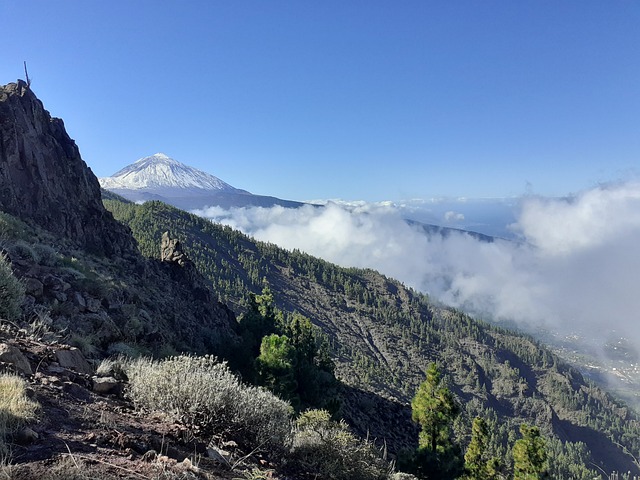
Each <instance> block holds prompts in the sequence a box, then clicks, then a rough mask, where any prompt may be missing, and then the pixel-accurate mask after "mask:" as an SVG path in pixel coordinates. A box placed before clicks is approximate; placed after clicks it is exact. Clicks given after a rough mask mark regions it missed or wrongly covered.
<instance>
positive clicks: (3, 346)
mask: <svg viewBox="0 0 640 480" xmlns="http://www.w3.org/2000/svg"><path fill="white" fill-rule="evenodd" d="M0 362H5V363H10V364H11V365H13V366H14V367H15V368H16V370H18V371H19V372H21V373H24V374H25V375H33V370H31V365H30V364H29V361H28V360H27V357H25V356H24V354H23V353H22V352H21V351H20V349H19V348H18V347H16V346H15V345H10V344H8V343H0Z"/></svg>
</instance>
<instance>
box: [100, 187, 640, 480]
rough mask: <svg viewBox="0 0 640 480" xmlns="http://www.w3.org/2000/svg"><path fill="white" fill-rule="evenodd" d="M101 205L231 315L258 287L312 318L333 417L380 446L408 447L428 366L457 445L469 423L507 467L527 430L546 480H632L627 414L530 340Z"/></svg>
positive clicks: (284, 254)
mask: <svg viewBox="0 0 640 480" xmlns="http://www.w3.org/2000/svg"><path fill="white" fill-rule="evenodd" d="M105 205H106V207H107V208H108V209H109V210H110V211H111V212H112V213H113V215H114V217H116V218H117V219H118V220H120V221H122V222H124V223H125V224H127V225H128V226H129V227H130V228H131V229H132V231H133V234H134V236H135V237H136V239H137V241H138V244H139V247H140V250H141V252H142V253H143V254H144V255H146V256H149V257H158V256H159V254H160V251H159V244H160V238H161V235H162V233H163V232H165V231H169V232H170V233H171V235H172V236H173V237H176V238H177V239H179V240H180V242H181V243H182V245H183V247H184V250H185V251H186V252H187V254H188V256H189V257H190V258H191V259H192V260H193V262H194V263H195V265H196V266H197V267H198V269H199V270H200V271H201V272H202V273H204V274H205V276H206V277H207V278H208V279H209V280H210V281H211V283H212V285H213V287H214V290H215V292H216V293H217V295H218V297H219V299H220V300H221V301H222V302H224V303H226V304H228V305H230V306H231V307H232V308H233V309H234V310H235V311H236V313H237V314H242V313H244V312H245V311H247V308H248V306H249V299H250V298H251V297H250V295H249V294H250V293H253V294H259V293H260V292H261V291H262V289H263V288H264V287H265V285H266V286H268V287H269V289H270V291H271V292H272V294H273V297H274V301H275V304H276V306H277V307H278V309H280V310H281V311H283V312H288V313H291V312H298V313H299V314H302V315H304V316H305V317H308V318H309V319H311V321H312V322H313V323H314V324H315V325H316V326H318V327H319V328H320V329H321V330H322V332H324V334H325V335H326V337H327V338H328V341H329V345H330V349H331V353H332V356H333V358H334V361H335V364H336V375H337V376H338V377H339V378H340V379H341V380H342V382H343V383H344V387H343V388H342V409H341V413H342V415H343V416H344V418H345V419H346V420H347V421H348V422H349V423H350V424H351V425H352V426H353V427H354V428H355V429H356V430H357V431H359V432H360V433H361V434H363V435H364V434H366V433H367V432H369V433H370V435H371V436H373V437H375V438H377V439H379V440H380V441H382V440H383V439H384V441H385V442H386V444H387V445H388V447H389V449H390V450H392V451H395V452H401V451H402V450H403V449H406V448H409V449H413V448H415V446H416V443H417V430H416V427H415V425H414V424H413V423H412V422H411V410H410V406H409V401H410V399H411V397H412V396H413V394H414V393H415V391H416V389H417V387H418V385H419V384H420V382H421V381H422V380H423V379H424V372H425V370H426V369H427V367H428V366H429V364H430V363H432V362H436V363H437V364H438V365H439V367H440V369H441V370H442V372H443V379H444V381H445V382H446V384H447V385H449V387H450V388H451V391H452V392H453V394H454V396H455V398H456V399H457V401H458V402H459V404H460V405H462V412H461V415H459V416H458V417H457V418H456V420H455V422H454V424H453V435H454V437H455V440H456V441H457V442H458V443H459V444H460V445H462V446H466V445H467V444H468V443H469V441H470V432H471V431H472V429H471V424H472V421H473V419H474V418H475V417H476V416H479V417H481V418H483V419H485V420H486V422H487V425H488V431H489V442H488V444H489V447H488V448H489V450H490V451H491V452H492V453H493V454H494V455H495V456H497V457H499V458H501V459H503V461H504V462H505V468H507V469H508V468H510V467H509V466H510V465H511V464H512V461H513V460H512V457H511V449H510V445H512V444H513V441H514V439H515V438H517V437H518V432H519V431H520V426H521V425H522V424H523V423H527V424H531V425H537V426H538V427H540V429H541V431H542V433H543V434H544V435H545V437H546V438H547V439H548V443H549V454H550V473H551V474H552V477H553V478H558V479H561V478H567V479H568V478H579V479H582V478H584V479H587V478H594V475H596V476H597V475H598V474H599V472H601V471H605V472H612V471H613V470H622V471H631V472H638V469H637V466H636V465H635V463H634V457H637V456H638V452H640V427H639V425H638V421H637V417H636V414H635V413H634V412H633V411H631V410H630V409H629V408H627V407H626V406H625V405H624V404H622V403H621V402H618V401H616V400H615V399H614V398H612V397H611V396H610V395H608V394H607V393H606V392H605V391H603V390H602V389H600V388H599V387H598V386H597V385H594V384H593V383H590V382H589V381H587V380H585V379H584V378H583V377H582V375H581V374H580V373H579V372H578V371H577V370H575V369H573V368H571V367H569V366H568V365H566V364H565V363H563V362H562V361H561V360H560V359H559V358H557V357H556V356H555V355H553V354H552V353H551V352H550V351H549V350H548V349H546V348H544V347H543V346H541V345H539V344H538V343H537V342H535V341H534V340H532V339H531V338H529V337H527V336H523V335H520V334H517V333H514V332H510V331H507V330H504V329H500V328H496V327H494V326H491V325H488V324H486V323H482V322H478V321H476V320H474V319H472V318H470V317H469V316H467V315H465V314H463V313H462V312H460V311H457V310H455V309H451V308H448V307H446V306H443V305H438V304H437V303H435V302H433V301H431V300H430V299H429V298H428V297H427V296H425V295H423V294H420V293H418V292H416V291H414V290H412V289H410V288H407V287H405V286H404V285H403V284H401V283H400V282H397V281H395V280H392V279H389V278H386V277H384V276H383V275H380V274H379V273H377V272H374V271H371V270H362V269H352V268H340V267H337V266H335V265H332V264H330V263H328V262H325V261H322V260H320V259H317V258H314V257H311V256H309V255H306V254H304V253H301V252H299V251H286V250H283V249H281V248H279V247H277V246H275V245H272V244H266V243H262V242H257V241H255V240H253V239H251V238H249V237H247V236H245V235H243V234H242V233H241V232H238V231H235V230H233V229H231V228H229V227H225V226H221V225H216V224H213V223H211V222H209V221H207V220H204V219H202V218H199V217H197V216H194V215H191V214H188V213H185V212H183V211H180V210H177V209H175V208H172V207H169V206H167V205H165V204H162V203H160V202H147V203H145V204H143V205H134V204H131V203H126V202H121V201H118V200H115V199H111V200H106V201H105ZM600 469H602V470H600ZM596 470H597V472H596Z"/></svg>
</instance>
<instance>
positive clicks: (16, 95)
mask: <svg viewBox="0 0 640 480" xmlns="http://www.w3.org/2000/svg"><path fill="white" fill-rule="evenodd" d="M0 209H1V210H3V211H6V212H8V213H10V214H13V215H16V216H19V217H20V218H21V219H23V220H26V221H31V222H33V223H35V224H36V225H38V226H40V227H42V228H45V229H47V230H49V231H51V232H53V233H56V234H59V235H62V236H64V237H66V238H68V239H70V240H72V241H74V242H75V243H77V244H78V246H79V247H82V248H85V249H87V250H89V251H91V252H93V253H97V254H103V255H108V256H112V255H122V254H124V253H126V252H132V251H134V249H135V241H134V240H133V237H132V236H131V233H130V231H129V229H128V228H126V227H124V226H123V225H122V224H120V223H118V222H116V221H115V220H114V219H113V217H112V215H111V213H110V212H108V211H107V210H105V208H104V206H103V205H102V201H101V196H100V185H99V183H98V179H97V178H96V177H95V175H94V174H93V172H92V171H91V170H90V169H89V167H87V165H86V164H85V162H84V161H83V160H82V158H81V157H80V152H79V150H78V147H77V146H76V143H75V142H74V141H73V140H72V139H71V138H70V137H69V135H67V132H66V130H65V128H64V123H63V122H62V120H61V119H59V118H52V117H51V116H50V115H49V112H47V111H46V110H45V109H44V107H43V105H42V102H41V101H40V100H38V99H37V98H36V96H35V94H34V93H33V92H32V91H31V89H30V88H29V87H28V86H27V84H26V83H25V82H23V81H21V80H18V82H17V83H9V84H8V85H5V86H2V87H0Z"/></svg>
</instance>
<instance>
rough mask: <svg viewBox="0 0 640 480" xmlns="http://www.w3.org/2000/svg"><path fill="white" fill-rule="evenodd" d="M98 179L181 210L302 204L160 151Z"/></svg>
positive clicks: (131, 197) (106, 186)
mask: <svg viewBox="0 0 640 480" xmlns="http://www.w3.org/2000/svg"><path fill="white" fill-rule="evenodd" d="M98 180H99V181H100V186H101V187H102V188H104V189H105V190H109V191H111V192H114V193H117V194H118V195H121V196H123V197H124V198H126V199H128V200H131V201H133V202H145V201H148V200H160V201H162V202H165V203H168V204H170V205H174V206H176V207H178V208H183V209H185V210H192V209H197V208H204V207H206V206H209V207H211V206H216V205H217V206H221V207H223V208H231V207H247V206H259V207H271V206H273V205H281V206H283V207H287V208H297V207H299V206H301V205H303V204H302V203H300V202H293V201H290V200H281V199H279V198H275V197H268V196H263V195H253V194H251V193H249V192H247V191H246V190H241V189H239V188H235V187H232V186H231V185H229V184H228V183H226V182H223V181H222V180H220V179H219V178H218V177H214V176H213V175H211V174H209V173H206V172H203V171H202V170H198V169H197V168H193V167H190V166H188V165H185V164H184V163H180V162H178V161H177V160H174V159H173V158H170V157H168V156H167V155H165V154H164V153H156V154H155V155H151V156H150V157H144V158H141V159H140V160H137V161H136V162H134V163H132V164H131V165H128V166H126V167H124V168H123V169H122V170H120V171H119V172H116V173H114V174H113V175H112V176H111V177H104V178H99V179H98Z"/></svg>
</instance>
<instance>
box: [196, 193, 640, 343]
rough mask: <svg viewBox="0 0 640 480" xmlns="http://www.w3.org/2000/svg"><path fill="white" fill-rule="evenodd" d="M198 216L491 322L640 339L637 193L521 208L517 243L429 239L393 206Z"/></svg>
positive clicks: (527, 202)
mask: <svg viewBox="0 0 640 480" xmlns="http://www.w3.org/2000/svg"><path fill="white" fill-rule="evenodd" d="M194 213H196V214H198V215H201V216H204V217H207V218H210V219H212V220H214V221H216V222H220V223H224V224H227V225H230V226H232V227H234V228H237V229H239V230H241V231H243V232H245V233H247V234H249V235H251V236H253V237H255V238H257V239H259V240H262V241H267V242H272V243H275V244H277V245H280V246H282V247H284V248H287V249H294V248H297V249H300V250H302V251H305V252H307V253H309V254H311V255H314V256H318V257H321V258H323V259H325V260H328V261H330V262H333V263H336V264H338V265H342V266H348V267H368V268H373V269H376V270H378V271H380V272H382V273H384V274H385V275H387V276H390V277H394V278H397V279H398V280H401V281H402V282H404V283H405V284H407V285H410V286H412V287H414V288H416V289H417V290H420V291H422V292H425V293H427V294H429V295H430V296H432V297H434V298H437V299H439V300H441V301H442V302H444V303H446V304H449V305H452V306H455V307H459V308H462V309H465V310H467V311H470V312H472V313H475V314H478V315H481V316H484V317H486V318H493V319H496V320H513V321H517V322H526V323H527V324H529V325H531V324H535V325H538V324H540V325H546V326H549V327H552V328H555V329H558V330H561V331H572V330H574V329H575V330H582V331H586V330H590V331H603V330H602V329H606V331H610V330H612V329H618V330H619V331H620V333H621V334H623V335H625V336H628V337H632V338H635V339H636V340H640V326H639V325H638V320H639V319H638V315H640V313H639V312H640V294H638V292H637V286H638V283H639V282H638V280H639V278H640V184H639V183H624V184H616V185H606V186H600V187H597V188H594V189H591V190H588V191H584V192H582V193H580V194H578V195H576V196H573V197H571V198H566V199H549V198H540V197H528V198H524V199H522V202H521V209H520V211H519V214H518V216H517V220H516V222H515V223H514V224H512V225H511V226H510V228H511V229H512V231H513V232H514V233H515V234H516V235H517V236H518V238H519V241H517V242H516V241H507V240H496V241H494V242H492V243H488V242H482V241H480V240H478V239H476V238H474V237H473V236H470V235H467V234H459V235H456V234H452V235H448V236H445V237H443V236H441V235H433V234H432V235H427V234H425V232H424V230H423V229H422V228H421V227H420V226H419V225H410V224H408V223H407V222H406V221H405V219H404V217H403V211H402V210H401V209H399V208H397V207H395V206H394V205H393V204H390V203H381V204H375V205H373V204H364V203H355V204H339V203H331V202H330V203H327V204H326V205H325V206H324V207H322V208H319V207H313V206H305V207H302V208H300V209H296V210H293V209H285V208H282V207H273V208H270V209H265V208H249V209H247V208H243V209H233V210H223V209H220V208H217V207H216V208H208V209H204V210H200V211H196V212H194ZM452 215H453V217H452V218H454V219H455V215H456V214H455V213H453V212H452Z"/></svg>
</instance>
